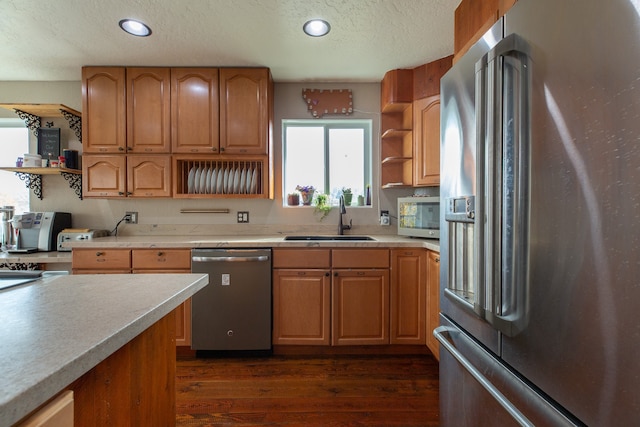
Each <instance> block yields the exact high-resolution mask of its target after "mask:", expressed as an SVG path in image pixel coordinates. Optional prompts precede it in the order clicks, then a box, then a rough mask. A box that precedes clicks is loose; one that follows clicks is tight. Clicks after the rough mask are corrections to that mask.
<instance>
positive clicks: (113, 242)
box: [64, 235, 440, 252]
mask: <svg viewBox="0 0 640 427" xmlns="http://www.w3.org/2000/svg"><path fill="white" fill-rule="evenodd" d="M369 237H372V238H374V239H375V240H373V241H368V240H347V241H326V240H321V241H295V240H284V236H282V235H270V236H269V235H265V236H258V235H254V236H118V237H113V236H110V237H100V238H97V239H93V240H85V241H81V242H80V241H78V242H70V243H65V244H64V245H65V246H67V247H71V248H242V247H254V248H287V247H294V248H295V247H298V248H301V247H327V248H329V247H330V248H335V247H344V248H350V247H351V248H353V247H357V248H397V247H414V248H426V249H431V250H433V251H437V252H439V251H440V241H439V240H437V239H414V238H410V237H403V236H396V235H369Z"/></svg>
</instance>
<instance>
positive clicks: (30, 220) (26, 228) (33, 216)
mask: <svg viewBox="0 0 640 427" xmlns="http://www.w3.org/2000/svg"><path fill="white" fill-rule="evenodd" d="M11 225H12V227H13V229H14V232H15V233H16V248H15V249H10V250H9V251H8V252H10V253H28V252H36V251H40V252H49V251H55V250H56V248H57V240H58V233H60V232H61V231H62V230H64V229H65V228H71V214H70V213H67V212H26V213H24V214H18V215H14V216H13V218H12V220H11Z"/></svg>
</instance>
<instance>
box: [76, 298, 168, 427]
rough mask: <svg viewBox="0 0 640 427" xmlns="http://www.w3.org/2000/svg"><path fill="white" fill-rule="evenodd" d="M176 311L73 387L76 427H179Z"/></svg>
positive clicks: (83, 377) (110, 357) (122, 348)
mask: <svg viewBox="0 0 640 427" xmlns="http://www.w3.org/2000/svg"><path fill="white" fill-rule="evenodd" d="M175 315H176V313H175V310H174V311H172V312H171V313H169V314H168V315H166V316H165V317H163V318H162V319H160V320H159V321H158V322H156V323H155V324H153V325H152V326H150V327H149V328H148V329H147V330H145V331H144V332H142V333H141V334H140V335H138V336H137V337H135V338H134V339H133V340H131V341H130V342H128V343H127V344H125V345H124V346H122V347H121V348H120V349H119V350H118V351H116V352H115V353H113V354H112V355H111V356H109V357H108V358H107V359H105V360H103V361H102V362H101V363H100V364H98V365H97V366H96V367H94V368H93V369H91V370H90V371H89V372H87V373H86V374H84V375H83V376H82V377H80V378H79V379H77V380H76V381H75V382H73V383H72V384H71V385H69V387H67V389H69V390H73V393H74V422H75V425H76V426H96V427H97V426H126V425H129V426H174V425H175V423H176V400H175V397H176V390H175V376H176V348H175V336H176V332H175V328H176V319H175Z"/></svg>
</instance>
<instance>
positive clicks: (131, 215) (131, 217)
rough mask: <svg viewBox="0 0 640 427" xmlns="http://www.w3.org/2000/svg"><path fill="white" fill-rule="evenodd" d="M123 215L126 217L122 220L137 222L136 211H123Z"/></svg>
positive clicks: (128, 222) (131, 222) (130, 222)
mask: <svg viewBox="0 0 640 427" xmlns="http://www.w3.org/2000/svg"><path fill="white" fill-rule="evenodd" d="M124 214H125V216H127V217H128V218H127V219H125V220H124V222H126V223H127V224H137V223H138V212H125V213H124Z"/></svg>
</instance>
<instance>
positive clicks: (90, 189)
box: [82, 154, 171, 198]
mask: <svg viewBox="0 0 640 427" xmlns="http://www.w3.org/2000/svg"><path fill="white" fill-rule="evenodd" d="M82 173H83V179H82V194H83V197H86V198H91V197H97V198H106V197H109V198H110V197H169V196H171V157H170V156H169V155H149V156H144V155H134V154H132V155H129V156H119V155H115V154H114V155H106V156H103V155H86V156H83V158H82Z"/></svg>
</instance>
